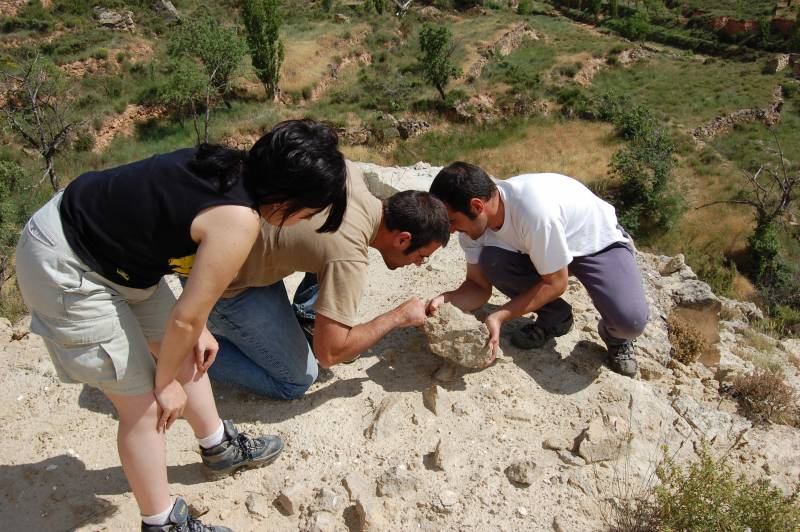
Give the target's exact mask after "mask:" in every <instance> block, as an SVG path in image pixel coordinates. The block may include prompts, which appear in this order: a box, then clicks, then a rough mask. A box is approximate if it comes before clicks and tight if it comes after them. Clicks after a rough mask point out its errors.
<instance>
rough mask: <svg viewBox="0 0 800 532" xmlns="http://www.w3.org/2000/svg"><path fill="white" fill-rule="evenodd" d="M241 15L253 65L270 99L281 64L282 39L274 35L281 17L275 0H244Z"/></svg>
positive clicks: (277, 31)
mask: <svg viewBox="0 0 800 532" xmlns="http://www.w3.org/2000/svg"><path fill="white" fill-rule="evenodd" d="M242 18H243V19H244V26H245V28H246V29H247V44H248V45H249V47H250V57H251V58H252V62H253V68H254V69H255V71H256V75H257V76H258V79H259V80H260V81H261V83H262V84H263V85H264V91H265V92H266V93H267V99H268V100H271V99H272V98H273V97H274V96H275V91H276V90H277V89H278V82H280V78H281V72H280V69H281V64H282V63H283V56H284V50H283V42H282V41H281V40H280V37H279V35H278V33H279V30H280V27H281V16H280V12H279V5H278V2H277V0H244V2H242Z"/></svg>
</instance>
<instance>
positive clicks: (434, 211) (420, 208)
mask: <svg viewBox="0 0 800 532" xmlns="http://www.w3.org/2000/svg"><path fill="white" fill-rule="evenodd" d="M383 223H384V224H385V225H386V228H387V229H389V230H390V231H395V230H397V231H408V232H409V233H411V245H410V246H408V248H407V249H406V250H405V254H406V255H408V254H409V253H413V252H414V251H416V250H417V249H419V248H421V247H423V246H427V245H428V244H430V243H431V242H433V241H436V242H439V243H441V244H442V246H446V245H447V242H448V241H449V240H450V221H449V220H448V218H447V209H446V208H445V206H444V204H443V203H442V202H441V201H439V200H438V199H436V198H434V197H433V196H431V195H430V194H428V193H427V192H422V191H419V190H404V191H403V192H398V193H397V194H394V195H393V196H391V197H390V198H388V199H386V200H384V201H383Z"/></svg>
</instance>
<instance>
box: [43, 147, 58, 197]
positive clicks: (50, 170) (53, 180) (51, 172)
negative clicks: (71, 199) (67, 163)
mask: <svg viewBox="0 0 800 532" xmlns="http://www.w3.org/2000/svg"><path fill="white" fill-rule="evenodd" d="M45 161H46V162H47V169H46V170H45V173H46V174H47V177H48V178H49V179H50V186H52V187H53V192H58V176H57V175H56V170H55V168H54V167H53V157H52V156H50V155H45Z"/></svg>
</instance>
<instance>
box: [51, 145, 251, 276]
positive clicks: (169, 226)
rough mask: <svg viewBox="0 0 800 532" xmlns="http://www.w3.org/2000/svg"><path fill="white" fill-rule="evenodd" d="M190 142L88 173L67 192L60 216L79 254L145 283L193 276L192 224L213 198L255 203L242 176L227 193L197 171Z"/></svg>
mask: <svg viewBox="0 0 800 532" xmlns="http://www.w3.org/2000/svg"><path fill="white" fill-rule="evenodd" d="M194 155H195V150H194V149H193V148H189V149H183V150H178V151H174V152H171V153H165V154H161V155H155V156H153V157H150V158H149V159H144V160H142V161H137V162H134V163H131V164H126V165H123V166H118V167H116V168H110V169H108V170H100V171H97V172H87V173H85V174H82V175H80V176H78V177H77V178H76V179H75V180H74V181H72V182H71V183H70V184H69V185H68V186H67V188H66V190H65V191H64V196H63V198H62V200H61V209H60V212H61V223H62V225H63V226H64V235H65V236H66V238H67V242H69V245H70V246H71V247H72V249H73V251H74V252H75V254H76V255H78V257H79V258H80V259H81V260H82V261H83V262H85V263H86V264H87V265H88V266H89V267H91V268H92V270H94V271H96V272H98V273H100V274H101V275H102V276H103V277H105V278H106V279H108V280H110V281H113V282H115V283H117V284H121V285H123V286H129V287H132V288H147V287H150V286H153V285H155V284H157V283H158V281H159V279H161V277H163V276H164V275H167V274H170V273H177V274H180V275H189V271H190V270H191V269H192V264H193V262H194V255H195V253H196V252H197V244H196V243H195V242H194V241H193V240H192V237H191V235H190V227H191V224H192V221H193V220H194V218H195V217H196V216H197V215H198V214H199V213H200V211H202V210H203V209H206V208H208V207H212V206H215V205H243V206H246V207H250V208H254V209H255V208H256V204H255V201H254V200H253V199H252V198H251V197H250V195H249V194H248V193H247V191H246V190H245V188H244V184H243V183H242V180H239V182H238V183H236V184H235V185H234V186H233V187H231V188H230V189H229V190H228V191H226V192H219V190H218V188H217V187H216V185H215V184H213V183H211V182H209V181H208V180H206V179H204V178H203V177H201V176H199V175H197V174H196V173H195V172H193V171H192V170H191V169H190V168H189V166H188V163H189V162H190V161H191V160H192V159H193V158H194Z"/></svg>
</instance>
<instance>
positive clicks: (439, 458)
mask: <svg viewBox="0 0 800 532" xmlns="http://www.w3.org/2000/svg"><path fill="white" fill-rule="evenodd" d="M456 453H457V451H456V449H455V447H454V446H453V444H452V443H450V442H449V441H446V440H439V443H437V444H436V450H435V451H434V452H433V464H434V465H435V466H436V467H437V468H438V469H440V470H441V471H452V470H454V469H455V468H456V465H457V464H458V455H457V454H456Z"/></svg>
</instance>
